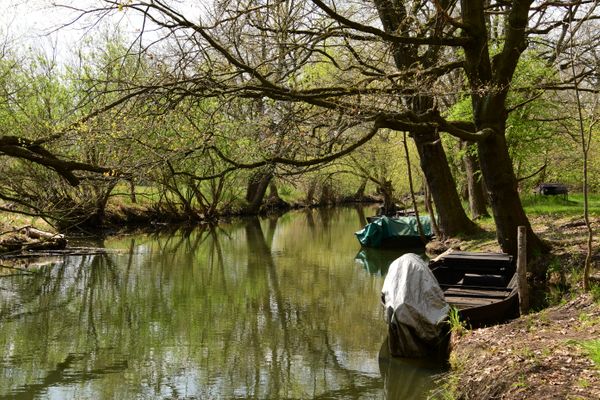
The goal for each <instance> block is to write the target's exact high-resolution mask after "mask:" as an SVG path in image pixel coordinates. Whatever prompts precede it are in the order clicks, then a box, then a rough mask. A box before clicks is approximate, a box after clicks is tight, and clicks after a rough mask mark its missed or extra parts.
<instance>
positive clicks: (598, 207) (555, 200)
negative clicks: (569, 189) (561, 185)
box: [521, 193, 600, 217]
mask: <svg viewBox="0 0 600 400" xmlns="http://www.w3.org/2000/svg"><path fill="white" fill-rule="evenodd" d="M588 199H589V210H590V216H595V217H600V195H599V194H590V195H589V196H588ZM521 201H522V203H523V207H524V208H525V212H526V213H527V215H555V216H565V217H566V216H583V194H582V193H573V194H569V196H568V198H567V199H565V198H563V197H562V196H542V195H525V196H522V198H521Z"/></svg>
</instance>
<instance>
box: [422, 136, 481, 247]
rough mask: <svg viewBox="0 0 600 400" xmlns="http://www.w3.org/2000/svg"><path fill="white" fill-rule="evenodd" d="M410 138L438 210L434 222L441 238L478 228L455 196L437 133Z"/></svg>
mask: <svg viewBox="0 0 600 400" xmlns="http://www.w3.org/2000/svg"><path fill="white" fill-rule="evenodd" d="M413 138H414V140H415V143H416V145H417V151H418V152H419V157H420V159H421V169H422V170H423V173H424V174H425V178H426V179H427V184H428V186H429V190H430V192H431V197H433V202H434V203H435V207H436V209H437V212H438V221H437V223H438V229H439V231H440V232H439V234H440V236H441V238H444V237H448V236H456V235H458V234H459V233H467V234H469V233H474V232H476V231H477V230H478V229H479V228H478V227H477V225H476V224H475V223H474V222H473V221H471V220H470V219H469V218H468V217H467V214H466V213H465V210H464V209H463V207H462V203H461V202H460V199H459V197H458V192H457V191H456V185H455V183H454V178H453V177H452V173H451V172H450V167H449V166H448V160H447V158H446V153H445V152H444V148H443V147H442V143H441V140H440V137H439V134H438V133H437V132H436V131H431V132H430V133H429V134H427V135H425V134H419V135H413Z"/></svg>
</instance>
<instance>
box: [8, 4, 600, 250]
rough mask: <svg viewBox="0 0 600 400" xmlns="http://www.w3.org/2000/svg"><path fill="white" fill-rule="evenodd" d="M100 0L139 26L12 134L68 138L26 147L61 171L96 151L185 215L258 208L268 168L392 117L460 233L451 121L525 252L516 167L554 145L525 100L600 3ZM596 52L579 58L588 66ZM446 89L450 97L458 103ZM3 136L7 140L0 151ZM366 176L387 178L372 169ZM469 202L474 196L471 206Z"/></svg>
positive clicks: (369, 135)
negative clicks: (226, 204)
mask: <svg viewBox="0 0 600 400" xmlns="http://www.w3.org/2000/svg"><path fill="white" fill-rule="evenodd" d="M97 4H98V7H95V8H90V9H89V10H82V11H81V12H82V13H89V14H90V15H91V16H95V17H96V18H100V16H105V15H109V14H111V13H113V14H115V15H122V14H126V13H132V14H135V16H136V18H139V22H140V23H141V25H140V26H138V27H137V29H139V35H137V36H136V37H135V39H133V40H132V42H131V43H128V44H127V45H126V46H125V45H122V44H121V43H122V42H121V43H117V42H118V40H115V43H112V44H111V43H109V42H107V43H106V44H105V46H106V49H105V50H106V51H104V53H102V55H99V54H98V55H96V58H95V59H93V60H83V61H84V62H82V63H81V65H80V66H77V67H74V70H73V71H75V70H76V69H81V71H82V72H73V74H74V76H72V77H71V78H73V81H72V82H78V84H77V85H74V86H73V87H72V88H69V90H72V93H73V96H70V97H71V102H70V103H69V104H67V105H66V106H65V107H64V112H63V113H62V114H64V115H68V116H69V118H68V121H64V122H61V123H60V124H54V123H51V124H53V125H54V126H53V129H51V131H48V132H47V134H42V132H45V131H43V129H36V134H35V135H34V136H35V138H36V139H35V140H34V141H32V142H26V141H24V142H19V145H17V146H16V148H17V150H18V151H21V152H23V151H29V152H32V151H33V152H35V150H36V149H38V148H39V147H40V146H42V147H43V149H46V147H47V146H51V145H53V144H55V143H59V142H60V143H69V144H73V143H77V146H76V147H73V148H71V149H72V150H73V153H69V154H66V153H65V152H64V151H62V150H59V149H58V148H57V149H56V150H57V151H58V153H56V154H59V155H60V156H55V158H57V159H58V160H59V161H54V162H55V164H56V165H54V166H53V165H51V164H49V161H48V160H50V159H51V157H50V158H49V157H46V158H43V157H42V158H40V157H41V156H39V152H38V156H36V157H38V159H33V158H32V157H29V158H30V159H31V160H32V161H34V162H38V163H39V162H40V161H41V160H42V159H43V160H44V161H45V162H46V163H47V164H48V165H49V166H50V167H51V168H54V169H55V170H57V171H59V173H61V174H62V175H63V176H65V177H66V178H67V179H70V181H71V183H76V181H77V182H78V181H79V179H80V176H84V175H83V174H81V173H80V171H99V172H108V170H107V169H106V168H105V167H104V166H105V165H109V164H110V165H114V166H118V167H119V168H118V169H119V173H120V174H123V175H124V176H127V177H132V178H133V179H132V181H135V180H138V181H139V180H154V182H157V183H158V184H159V185H161V187H162V188H163V189H164V190H165V193H166V195H165V196H164V199H165V200H166V201H167V202H168V203H169V204H170V206H172V207H174V208H182V209H183V210H184V212H187V213H190V214H198V215H200V214H201V215H203V216H206V215H214V214H215V213H217V212H218V210H217V209H218V207H219V204H222V203H223V200H224V199H225V198H229V199H231V198H234V197H237V198H244V199H245V204H244V207H246V210H247V211H249V212H255V211H256V210H257V207H259V206H260V203H261V202H262V199H263V198H264V195H265V193H266V191H267V187H268V186H269V184H270V183H271V181H272V179H274V178H276V177H290V176H294V175H297V174H305V173H309V172H314V170H315V168H319V167H321V166H323V165H326V164H327V163H330V162H332V161H334V160H340V159H342V158H343V157H347V156H349V155H350V154H351V153H352V152H354V151H355V150H356V149H359V148H360V147H361V146H363V145H365V143H367V142H369V141H370V140H372V139H373V138H375V137H377V136H378V135H379V133H380V131H382V130H383V129H388V130H393V131H397V132H407V133H408V134H409V135H410V136H411V137H412V138H413V140H414V142H415V145H416V149H417V151H418V153H419V156H420V157H419V158H420V162H421V169H422V171H423V175H424V176H425V178H426V180H427V186H428V187H429V190H430V192H431V194H432V197H433V199H434V202H435V205H436V209H437V212H438V214H439V217H440V220H439V221H438V222H439V224H440V231H441V232H442V234H445V235H456V234H458V233H460V232H472V231H474V230H475V229H476V225H475V224H473V223H472V222H471V221H470V220H469V219H468V218H467V216H466V214H465V212H464V210H463V208H462V205H461V202H460V200H459V196H458V194H457V190H456V184H455V182H454V179H453V177H452V174H451V171H452V170H451V169H450V168H449V165H448V160H447V158H448V157H447V155H446V150H448V148H446V149H444V147H443V143H442V140H441V135H451V136H452V137H455V138H457V139H459V140H461V141H463V142H468V143H470V144H471V145H470V148H471V149H476V153H477V154H476V155H477V159H478V161H477V160H476V159H475V158H474V156H475V151H473V150H470V151H469V152H468V153H467V155H470V156H473V157H472V158H469V159H468V161H469V162H470V163H471V164H470V165H469V166H467V168H466V171H467V172H468V173H469V175H472V177H471V178H470V179H469V180H468V181H469V183H470V184H471V185H472V186H473V187H472V188H471V189H472V190H471V192H472V196H471V197H472V199H475V197H474V196H475V194H474V193H475V183H479V184H481V183H485V185H484V186H483V187H485V189H486V190H487V193H485V195H484V194H482V193H481V188H482V186H481V185H480V186H479V187H478V189H479V196H480V197H484V198H485V199H486V200H489V202H490V207H491V210H492V214H493V217H494V220H495V223H496V227H497V233H498V241H499V244H500V245H501V247H502V249H503V250H504V251H507V252H510V253H513V254H514V253H515V252H516V233H517V226H519V225H524V226H526V227H527V230H528V243H529V251H530V255H533V254H537V253H539V252H541V251H544V250H545V246H544V244H543V243H541V241H539V239H538V238H537V237H536V236H535V235H534V233H533V231H532V230H531V228H530V225H529V221H528V219H527V217H526V215H525V213H524V211H523V207H522V205H521V202H520V198H519V192H518V190H519V181H520V179H525V178H530V177H531V176H535V173H536V172H537V171H538V170H539V171H544V169H543V168H542V167H543V166H544V165H545V161H544V160H543V157H540V156H539V153H540V152H539V149H540V148H544V149H545V150H547V153H548V154H549V153H551V152H552V151H553V148H552V143H551V142H552V141H549V140H546V138H548V137H551V136H552V135H554V132H555V131H553V130H550V129H548V128H547V125H544V122H545V121H544V120H547V119H548V117H549V115H548V107H545V106H540V105H539V103H536V101H538V99H540V98H541V96H542V94H543V93H544V90H548V89H549V88H550V87H553V88H557V87H560V88H561V89H567V88H568V87H569V82H566V83H563V84H561V85H557V84H556V79H555V77H556V76H555V75H554V73H553V72H552V69H551V68H550V66H552V65H559V66H561V67H560V68H563V69H564V60H565V58H564V57H563V56H562V55H563V54H564V52H565V49H567V48H568V46H569V37H571V36H572V35H574V34H575V31H574V30H571V31H569V30H568V29H565V21H567V20H570V21H573V23H574V25H573V26H576V27H577V28H576V30H579V29H582V28H581V27H584V26H586V24H588V23H590V21H593V20H594V19H595V18H597V17H598V11H597V9H596V2H591V1H576V2H569V3H562V2H549V1H535V2H534V1H531V0H515V1H513V2H511V3H506V2H495V1H489V0H480V1H466V0H465V1H458V2H454V1H447V0H440V1H426V2H421V1H412V0H405V1H389V0H373V1H362V0H360V1H358V2H351V1H334V0H295V1H292V0H282V1H277V2H271V1H266V0H242V1H232V0H217V1H215V2H213V3H212V4H211V5H204V6H200V5H192V4H185V3H184V2H175V1H173V2H171V1H144V0H139V1H128V2H121V1H117V0H98V2H97ZM73 5H74V6H75V7H76V6H77V5H76V4H75V3H73ZM528 52H529V53H528ZM586 62H587V61H586ZM592 64H593V63H588V64H585V65H583V64H582V65H581V66H579V67H578V69H577V71H579V72H580V73H581V76H589V74H590V71H591V70H593V68H592ZM559 70H562V69H559ZM549 71H550V72H549ZM77 74H81V75H77ZM571 83H572V81H571ZM571 86H572V85H571ZM48 90H49V89H48ZM9 91H10V90H8V89H7V91H6V93H8V92H9ZM42 97H43V96H42ZM40 98H41V97H40ZM53 98H65V97H64V96H63V97H61V96H53ZM53 101H55V100H53ZM546 101H547V100H546ZM457 102H458V106H459V107H462V108H463V111H464V112H455V109H454V108H455V107H456V103H457ZM42 103H43V102H42ZM7 104H8V103H7ZM40 104H41V103H40ZM48 104H51V103H48ZM453 106H454V107H453ZM53 107H54V106H53ZM457 117H458V118H457ZM525 117H527V118H525ZM529 117H531V118H529ZM48 120H50V121H51V120H52V118H49V119H48ZM58 126H60V127H61V129H58ZM32 137H33V136H27V135H24V136H22V138H23V139H28V140H33V139H32ZM88 137H93V138H94V140H97V142H98V143H99V145H98V146H90V141H87V142H86V140H85V139H84V138H88ZM5 138H7V136H0V146H2V140H4V139H5ZM6 140H8V139H6ZM540 143H543V145H540ZM35 146H38V147H35ZM7 149H9V148H8V147H7ZM11 149H12V150H11ZM111 149H114V151H113V150H111ZM0 151H3V150H2V147H0ZM9 151H13V153H12V154H9ZM14 151H15V150H14V147H11V148H10V149H9V150H6V151H4V153H3V154H5V155H10V156H11V158H10V160H11V161H10V162H13V160H14V158H13V157H16V156H15V153H14ZM40 151H42V150H40ZM84 153H85V157H82V155H83V154H84ZM23 154H25V153H23ZM51 154H54V153H51ZM67 156H68V157H67ZM19 157H21V158H22V157H25V156H24V155H21V156H19ZM67 160H68V161H69V162H71V163H75V164H64V163H65V162H67ZM58 164H60V165H58ZM67 167H68V168H67ZM69 168H70V169H69ZM78 168H79V169H78ZM61 171H62V172H61ZM363 172H371V171H363ZM539 173H540V174H541V173H543V172H539ZM109 175H110V174H109ZM362 175H363V177H368V176H369V175H371V176H373V175H376V174H367V173H363V174H362ZM108 178H110V177H108ZM379 178H382V179H379ZM86 179H87V178H86ZM530 179H531V178H530ZM378 180H380V181H381V182H382V185H381V187H383V186H385V185H383V183H385V180H386V179H385V177H384V176H383V177H378ZM387 180H388V181H389V179H387ZM106 181H107V184H108V185H110V183H108V181H110V182H114V180H110V179H106ZM106 187H107V189H110V187H109V186H106ZM311 187H312V186H311ZM234 188H235V189H234ZM240 188H243V189H244V190H245V193H241V191H240ZM226 192H227V193H226ZM309 192H310V191H309ZM107 193H110V190H108V192H107ZM100 197H102V196H100ZM307 197H311V196H307ZM479 203H481V202H479ZM483 212H485V207H484V208H481V204H480V206H479V208H476V209H475V208H473V210H472V215H473V216H474V217H477V216H478V215H480V214H482V213H483Z"/></svg>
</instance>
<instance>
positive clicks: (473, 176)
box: [463, 142, 490, 219]
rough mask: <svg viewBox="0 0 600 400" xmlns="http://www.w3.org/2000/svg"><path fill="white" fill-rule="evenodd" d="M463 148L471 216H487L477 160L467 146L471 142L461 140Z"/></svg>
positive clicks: (474, 217) (475, 155) (475, 217)
mask: <svg viewBox="0 0 600 400" xmlns="http://www.w3.org/2000/svg"><path fill="white" fill-rule="evenodd" d="M463 144H464V149H465V150H466V152H465V156H464V158H463V161H464V165H465V172H466V175H467V188H468V191H469V209H470V210H471V217H472V218H473V219H478V218H482V217H489V216H490V215H489V214H488V212H487V208H486V197H485V192H484V190H483V180H482V177H481V176H479V175H480V174H479V172H480V168H479V160H478V159H477V154H475V153H474V152H473V151H471V149H469V147H470V146H471V143H469V142H463Z"/></svg>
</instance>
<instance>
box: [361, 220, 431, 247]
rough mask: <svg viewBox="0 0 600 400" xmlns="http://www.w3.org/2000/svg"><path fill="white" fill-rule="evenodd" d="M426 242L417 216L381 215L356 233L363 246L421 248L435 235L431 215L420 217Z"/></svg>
mask: <svg viewBox="0 0 600 400" xmlns="http://www.w3.org/2000/svg"><path fill="white" fill-rule="evenodd" d="M419 221H420V222H421V226H422V227H423V235H424V239H425V242H424V241H423V240H422V239H421V236H420V235H419V229H418V227H417V217H415V216H412V217H396V218H389V217H386V216H383V217H379V218H377V219H375V220H374V221H373V222H370V223H368V224H367V225H366V226H365V227H364V228H363V229H362V230H360V231H358V232H356V233H355V235H356V238H357V239H358V241H359V242H360V244H361V245H362V246H366V247H381V248H402V247H404V248H419V247H424V246H425V243H426V242H428V241H429V240H431V238H432V237H433V231H432V230H431V220H430V219H429V216H421V217H419Z"/></svg>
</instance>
